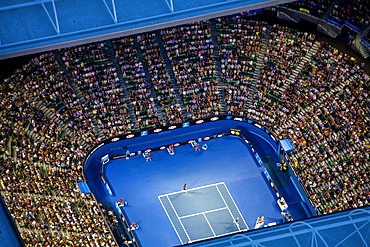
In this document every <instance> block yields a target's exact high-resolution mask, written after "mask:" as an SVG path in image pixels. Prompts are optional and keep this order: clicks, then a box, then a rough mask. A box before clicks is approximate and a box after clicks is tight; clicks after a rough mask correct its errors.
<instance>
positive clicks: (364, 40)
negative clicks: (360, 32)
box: [361, 36, 370, 48]
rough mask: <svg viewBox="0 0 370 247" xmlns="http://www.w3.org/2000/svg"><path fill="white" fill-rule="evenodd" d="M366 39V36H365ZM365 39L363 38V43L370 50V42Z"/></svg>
mask: <svg viewBox="0 0 370 247" xmlns="http://www.w3.org/2000/svg"><path fill="white" fill-rule="evenodd" d="M365 37H366V36H365ZM365 37H363V38H361V40H362V42H364V44H365V45H367V46H368V47H369V48H370V44H369V42H367V41H366V39H365Z"/></svg>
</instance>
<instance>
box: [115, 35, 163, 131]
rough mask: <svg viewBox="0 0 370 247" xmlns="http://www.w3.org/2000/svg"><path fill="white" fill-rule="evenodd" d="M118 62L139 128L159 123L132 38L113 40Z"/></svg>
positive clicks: (154, 125)
mask: <svg viewBox="0 0 370 247" xmlns="http://www.w3.org/2000/svg"><path fill="white" fill-rule="evenodd" d="M113 48H114V50H115V53H116V58H117V61H118V64H119V65H120V66H121V71H122V75H123V80H124V82H125V84H126V87H127V89H128V92H129V97H130V99H131V103H132V107H133V108H134V112H135V116H136V118H137V121H138V123H139V127H140V129H145V128H150V127H156V126H158V125H160V121H159V116H158V110H157V107H156V106H155V102H154V99H153V97H152V95H151V91H150V85H149V84H148V82H147V81H146V78H145V72H144V67H143V65H142V63H141V62H140V61H139V59H138V57H137V51H136V49H135V48H134V47H133V38H132V37H125V38H122V39H119V40H114V41H113Z"/></svg>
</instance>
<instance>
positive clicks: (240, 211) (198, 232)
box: [92, 130, 295, 247]
mask: <svg viewBox="0 0 370 247" xmlns="http://www.w3.org/2000/svg"><path fill="white" fill-rule="evenodd" d="M211 131H212V132H211ZM211 131H209V130H207V131H205V132H204V133H203V132H202V133H200V132H199V133H196V135H195V134H193V135H189V136H188V135H187V136H186V137H187V138H188V139H187V140H189V139H195V138H196V137H197V136H198V137H200V136H209V135H210V134H211V135H214V132H215V131H216V130H211ZM185 140H186V139H185ZM169 143H170V142H169ZM205 143H206V144H207V145H208V149H207V150H203V149H202V148H201V150H200V151H195V150H194V148H193V147H192V146H191V145H190V144H187V145H185V146H178V147H176V146H175V147H174V155H170V154H169V152H168V151H167V150H166V149H163V150H159V151H155V152H152V157H151V158H152V161H149V162H146V160H145V159H144V158H143V156H142V155H136V156H133V157H130V159H129V160H126V159H116V160H111V161H109V163H108V164H107V165H106V166H105V178H106V180H107V182H108V183H109V185H110V188H111V189H112V193H113V196H109V197H105V200H107V201H109V203H110V204H111V205H115V203H116V202H117V201H119V199H120V198H123V199H124V200H125V201H127V202H128V205H127V206H125V207H124V208H122V211H123V213H124V215H125V218H126V219H127V221H128V222H133V221H135V222H136V224H138V225H140V229H138V230H136V231H134V232H133V234H134V235H135V237H136V238H137V239H138V240H139V242H140V246H144V247H145V246H150V247H162V246H178V245H181V244H186V243H188V242H190V241H193V242H198V241H199V240H202V239H205V238H212V237H216V236H222V235H224V234H230V233H234V232H239V229H240V230H241V231H243V230H246V229H248V227H249V228H250V229H253V228H254V225H255V222H256V219H257V217H259V216H264V217H265V221H266V223H271V222H280V221H281V219H282V216H281V214H280V209H279V206H278V205H277V203H276V196H275V195H274V191H273V190H272V188H271V186H270V184H269V183H268V182H267V180H266V178H265V176H264V174H263V169H264V167H261V166H259V165H258V164H257V162H256V159H255V157H254V154H253V152H252V151H251V149H250V147H248V145H247V144H246V143H245V142H244V141H243V140H242V139H241V138H239V137H233V136H225V137H221V138H215V139H211V140H208V141H204V142H202V143H201V145H203V144H205ZM161 145H163V142H162V141H160V140H158V141H157V142H151V143H141V144H135V145H130V146H128V147H127V148H129V149H130V151H131V150H132V151H134V150H143V149H148V148H153V147H158V146H161ZM167 145H168V143H167ZM256 146H257V148H258V145H256ZM124 151H125V149H123V150H122V153H124ZM260 153H262V152H260ZM95 174H96V173H95ZM184 183H186V184H187V192H186V193H185V192H182V188H183V185H184ZM92 188H93V189H94V187H93V186H92ZM293 217H295V216H294V215H293ZM235 218H239V228H238V226H237V225H236V223H235V222H234V220H235Z"/></svg>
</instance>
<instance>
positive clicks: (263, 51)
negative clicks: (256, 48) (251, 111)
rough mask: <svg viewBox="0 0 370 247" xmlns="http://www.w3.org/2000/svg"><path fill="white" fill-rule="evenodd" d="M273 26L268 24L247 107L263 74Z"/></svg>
mask: <svg viewBox="0 0 370 247" xmlns="http://www.w3.org/2000/svg"><path fill="white" fill-rule="evenodd" d="M271 30H272V26H270V25H269V26H267V29H266V34H265V37H264V38H263V42H262V46H261V50H260V54H259V55H258V57H257V66H256V70H255V72H254V75H253V78H252V85H251V86H250V90H249V94H248V100H247V109H248V108H249V107H250V105H251V104H252V100H253V98H254V94H255V92H256V84H257V83H259V78H260V74H261V69H262V66H264V58H265V55H266V50H267V44H268V41H269V39H270V34H271Z"/></svg>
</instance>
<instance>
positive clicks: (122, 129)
mask: <svg viewBox="0 0 370 247" xmlns="http://www.w3.org/2000/svg"><path fill="white" fill-rule="evenodd" d="M60 53H61V57H62V59H63V60H64V61H65V65H66V68H67V69H68V70H69V71H70V72H71V75H72V77H73V80H74V82H73V83H75V84H76V85H77V86H78V87H79V88H80V90H81V92H82V94H83V96H84V98H85V100H86V102H87V106H88V107H89V108H90V109H91V111H92V114H93V116H94V117H95V118H96V119H97V122H98V127H99V129H101V130H102V131H103V133H104V136H105V137H111V136H115V135H120V134H124V133H128V132H130V131H131V130H132V129H133V128H132V125H133V124H132V121H131V118H130V115H129V110H128V107H127V103H126V102H125V100H124V97H123V88H122V87H121V85H120V82H119V78H118V74H117V73H118V72H117V71H116V68H115V67H114V66H113V63H112V61H111V58H110V55H109V51H108V48H107V45H106V44H105V42H101V43H93V44H88V45H81V46H75V47H71V48H66V49H62V50H61V51H60ZM85 116H86V117H87V118H88V119H89V123H88V124H87V126H89V128H90V129H93V130H94V129H95V128H94V124H93V121H92V120H91V119H90V118H89V117H88V112H87V111H85ZM94 135H95V136H94V137H95V139H96V140H98V141H100V140H101V139H100V138H99V137H98V131H97V130H95V131H94Z"/></svg>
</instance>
